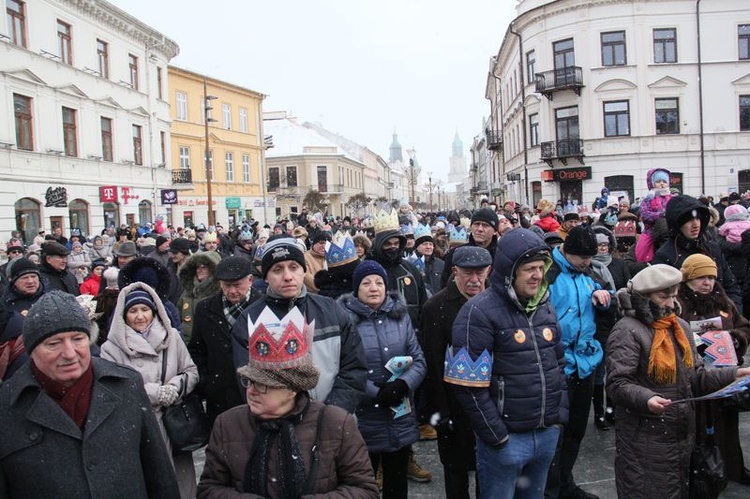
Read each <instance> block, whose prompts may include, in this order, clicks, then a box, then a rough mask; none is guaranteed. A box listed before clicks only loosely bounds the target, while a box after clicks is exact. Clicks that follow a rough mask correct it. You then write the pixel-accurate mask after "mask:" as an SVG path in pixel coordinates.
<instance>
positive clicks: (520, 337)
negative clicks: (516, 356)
mask: <svg viewBox="0 0 750 499" xmlns="http://www.w3.org/2000/svg"><path fill="white" fill-rule="evenodd" d="M513 339H515V340H516V341H517V342H518V343H523V342H524V341H526V333H524V332H523V331H521V330H520V329H519V330H518V331H516V334H514V335H513Z"/></svg>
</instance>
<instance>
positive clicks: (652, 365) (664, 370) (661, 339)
mask: <svg viewBox="0 0 750 499" xmlns="http://www.w3.org/2000/svg"><path fill="white" fill-rule="evenodd" d="M651 327H652V328H653V329H654V341H653V342H652V343H651V355H650V356H649V359H648V375H649V376H651V378H652V379H653V380H654V381H656V382H657V383H659V384H662V385H666V384H671V383H674V382H675V380H676V379H677V356H676V355H675V351H674V343H673V342H672V339H671V338H670V337H669V330H670V329H671V330H672V331H673V332H674V338H675V340H676V341H677V344H678V345H679V346H680V349H681V350H682V363H683V364H685V367H693V350H692V349H691V348H690V342H688V339H687V337H686V336H685V331H683V330H682V327H681V326H680V323H679V322H678V321H677V316H676V315H675V314H670V315H668V316H666V317H662V318H661V319H657V320H655V321H654V322H653V323H652V324H651Z"/></svg>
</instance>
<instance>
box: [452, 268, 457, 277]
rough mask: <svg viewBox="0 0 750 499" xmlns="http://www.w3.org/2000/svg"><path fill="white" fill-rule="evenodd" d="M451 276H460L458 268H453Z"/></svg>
mask: <svg viewBox="0 0 750 499" xmlns="http://www.w3.org/2000/svg"><path fill="white" fill-rule="evenodd" d="M451 274H453V277H456V276H457V275H458V267H455V266H454V267H451Z"/></svg>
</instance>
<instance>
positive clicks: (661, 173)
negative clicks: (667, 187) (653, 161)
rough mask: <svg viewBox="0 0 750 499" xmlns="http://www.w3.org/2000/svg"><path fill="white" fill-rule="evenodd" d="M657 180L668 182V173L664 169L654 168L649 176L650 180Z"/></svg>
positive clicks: (654, 181)
mask: <svg viewBox="0 0 750 499" xmlns="http://www.w3.org/2000/svg"><path fill="white" fill-rule="evenodd" d="M659 180H661V181H663V182H666V183H667V184H669V173H667V172H666V171H665V170H656V171H655V172H654V174H653V175H652V176H651V182H653V183H656V182H658V181H659Z"/></svg>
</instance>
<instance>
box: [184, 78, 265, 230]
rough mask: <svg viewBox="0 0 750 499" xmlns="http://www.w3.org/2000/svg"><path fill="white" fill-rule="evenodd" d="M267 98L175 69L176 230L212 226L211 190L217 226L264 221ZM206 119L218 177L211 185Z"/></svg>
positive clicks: (212, 156)
mask: <svg viewBox="0 0 750 499" xmlns="http://www.w3.org/2000/svg"><path fill="white" fill-rule="evenodd" d="M204 85H205V88H206V91H204ZM204 95H208V99H204ZM265 97H266V96H265V95H263V94H261V93H259V92H255V91H253V90H248V89H246V88H242V87H239V86H237V85H234V84H231V83H227V82H224V81H221V80H217V79H216V78H211V77H209V76H204V75H201V74H198V73H194V72H192V71H188V70H186V69H182V68H178V67H175V66H169V103H170V105H171V112H170V115H171V118H172V126H171V130H170V134H171V147H172V162H173V165H172V176H173V180H174V185H175V187H176V188H177V189H178V191H179V192H178V193H177V200H176V203H175V204H173V205H172V220H173V224H174V225H177V226H190V225H198V224H200V223H203V224H206V225H208V222H209V220H208V187H209V185H210V189H211V198H212V203H211V204H212V206H213V211H214V219H215V221H216V222H217V223H220V224H221V225H223V226H224V227H227V226H228V225H231V224H239V223H242V221H243V219H245V218H250V217H254V218H256V219H261V220H262V219H264V216H263V211H264V206H263V203H264V198H263V189H262V187H261V184H262V176H261V171H262V170H261V169H262V163H263V121H262V119H261V117H262V113H263V99H264V98H265ZM206 102H208V108H209V109H208V110H206V108H205V105H206V104H205V103H206ZM206 115H207V116H208V118H209V120H208V122H209V123H208V144H209V151H210V153H209V163H210V169H211V170H212V172H213V173H212V176H211V181H210V182H209V183H207V182H206V165H205V159H204V158H205V151H206V129H205V121H204V119H205V117H206Z"/></svg>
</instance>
